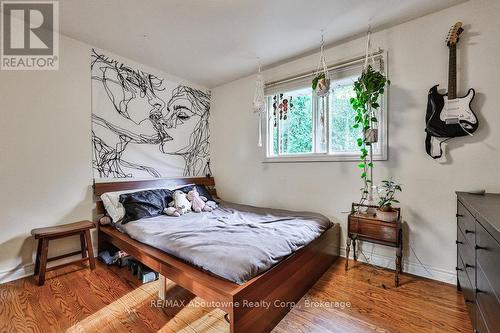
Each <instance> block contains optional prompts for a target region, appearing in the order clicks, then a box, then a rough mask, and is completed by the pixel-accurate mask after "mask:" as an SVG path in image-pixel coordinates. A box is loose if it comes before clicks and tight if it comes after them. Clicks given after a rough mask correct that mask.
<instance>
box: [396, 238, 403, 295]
mask: <svg viewBox="0 0 500 333" xmlns="http://www.w3.org/2000/svg"><path fill="white" fill-rule="evenodd" d="M402 271H403V234H402V232H400V233H399V244H398V248H397V249H396V277H395V284H396V287H399V274H400V273H401V272H402Z"/></svg>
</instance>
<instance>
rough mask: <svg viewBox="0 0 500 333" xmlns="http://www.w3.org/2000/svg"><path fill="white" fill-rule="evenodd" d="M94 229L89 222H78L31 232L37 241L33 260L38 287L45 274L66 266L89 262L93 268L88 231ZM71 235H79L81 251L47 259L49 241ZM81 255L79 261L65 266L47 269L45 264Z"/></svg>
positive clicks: (90, 240)
mask: <svg viewBox="0 0 500 333" xmlns="http://www.w3.org/2000/svg"><path fill="white" fill-rule="evenodd" d="M93 227H94V223H93V222H91V221H80V222H75V223H69V224H62V225H57V226H54V227H47V228H38V229H33V230H31V234H32V235H33V237H35V239H38V248H37V251H36V259H35V274H34V275H38V285H39V286H41V285H43V284H44V283H45V272H48V271H51V270H54V269H57V268H60V267H63V266H67V265H70V264H75V263H80V262H83V261H87V260H88V262H89V265H90V269H94V268H95V261H94V251H93V250H92V239H91V237H90V229H92V228H93ZM73 235H80V246H81V249H80V250H78V251H76V252H71V253H67V254H63V255H60V256H57V257H53V258H47V252H48V249H49V241H50V240H52V239H57V238H64V237H68V236H73ZM77 254H81V255H82V258H81V259H76V260H74V261H71V262H69V263H66V264H62V265H59V266H54V267H50V268H47V262H49V261H52V260H57V259H62V258H67V257H70V256H74V255H77Z"/></svg>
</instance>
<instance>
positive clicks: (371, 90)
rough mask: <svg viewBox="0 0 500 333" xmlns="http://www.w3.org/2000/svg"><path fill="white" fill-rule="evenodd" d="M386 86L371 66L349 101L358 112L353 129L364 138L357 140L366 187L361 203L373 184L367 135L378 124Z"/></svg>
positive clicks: (378, 73)
mask: <svg viewBox="0 0 500 333" xmlns="http://www.w3.org/2000/svg"><path fill="white" fill-rule="evenodd" d="M386 84H390V81H389V80H387V78H386V77H385V76H384V75H383V74H382V73H380V72H378V71H376V70H374V69H373V68H372V66H371V65H369V66H368V67H367V68H366V70H364V71H363V72H362V73H361V76H360V77H359V78H358V80H357V81H356V82H354V92H355V93H356V97H353V98H351V99H350V100H349V101H350V103H351V106H352V108H353V110H354V111H355V112H356V116H355V118H354V121H355V124H354V125H353V127H354V128H361V129H362V137H361V138H358V139H357V144H358V147H359V149H360V151H361V155H360V159H361V163H359V164H358V167H359V168H360V169H361V170H362V171H361V179H362V181H363V185H364V186H363V188H362V189H361V191H362V193H361V202H364V201H365V200H366V198H367V195H368V194H369V191H368V187H369V186H371V185H372V182H373V179H371V177H369V173H371V169H373V161H372V160H371V158H370V160H368V157H369V153H370V152H371V149H372V147H371V144H372V143H371V142H368V141H367V138H366V135H365V133H366V132H367V131H368V130H370V129H372V128H373V123H376V122H378V119H377V117H376V110H377V109H378V108H380V104H379V97H380V95H383V94H384V89H385V85H386Z"/></svg>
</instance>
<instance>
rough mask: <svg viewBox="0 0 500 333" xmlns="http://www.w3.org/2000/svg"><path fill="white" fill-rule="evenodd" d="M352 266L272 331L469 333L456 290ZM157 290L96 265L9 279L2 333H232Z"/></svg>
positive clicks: (219, 317) (209, 314)
mask: <svg viewBox="0 0 500 333" xmlns="http://www.w3.org/2000/svg"><path fill="white" fill-rule="evenodd" d="M350 267H353V268H352V269H350V270H349V271H348V272H347V273H346V272H344V260H337V262H336V263H335V264H334V265H333V266H332V267H331V268H330V270H329V271H328V272H327V273H325V274H324V275H323V277H322V278H321V280H320V281H318V282H317V283H316V285H315V286H314V287H313V288H312V289H311V290H310V291H309V293H308V294H307V295H306V296H304V297H303V298H302V299H301V300H300V302H298V303H297V305H296V306H295V308H294V309H292V311H290V313H289V314H288V315H287V316H286V317H285V318H284V319H283V320H282V321H281V322H280V324H279V325H278V326H277V327H276V328H275V329H274V331H273V332H275V333H291V332H343V333H346V332H369V331H376V332H405V333H410V332H418V333H421V332H471V331H472V328H471V324H470V320H469V318H468V315H467V312H466V309H465V304H464V301H463V297H462V296H461V295H460V293H458V292H457V291H456V289H455V287H454V286H451V285H447V284H444V283H439V282H435V281H431V280H427V279H422V278H418V277H414V276H409V275H406V274H403V275H402V276H401V287H399V288H394V286H393V283H394V274H393V272H391V271H383V270H380V269H376V268H373V267H371V266H367V265H363V264H361V263H356V264H353V263H352V262H351V263H350ZM158 288H159V285H158V281H156V282H153V283H148V284H145V285H142V284H140V283H139V281H138V280H137V279H136V278H135V277H133V276H132V275H131V274H130V273H129V272H128V271H126V270H125V269H120V268H117V267H112V268H108V267H106V266H105V265H103V264H102V263H100V262H99V263H98V264H97V268H96V269H95V270H94V271H92V272H91V271H89V270H88V269H86V268H82V267H78V266H73V267H67V268H65V269H61V270H59V271H53V272H50V273H48V274H47V280H46V283H45V285H44V286H42V287H38V286H37V285H36V281H35V279H34V278H33V277H29V278H25V279H21V280H17V281H13V282H9V283H6V284H3V285H0V332H185V333H195V332H229V324H227V323H226V322H225V320H224V318H223V317H224V312H222V311H221V310H218V309H216V308H213V307H210V306H209V305H211V304H202V305H203V306H196V304H198V305H199V303H202V302H203V300H202V299H199V298H195V297H194V295H192V294H190V293H189V292H187V291H186V290H184V289H182V288H180V287H177V286H175V285H170V286H169V289H168V294H167V295H168V298H167V299H168V300H170V301H171V302H172V303H174V304H169V305H170V306H160V307H153V306H151V304H152V302H153V303H154V302H155V301H157V299H158V298H157V292H158ZM175 301H177V302H175ZM190 302H191V303H190ZM313 302H314V303H313ZM335 302H337V303H335ZM175 303H176V304H175ZM182 303H184V304H186V306H183V305H182ZM189 303H190V304H189ZM187 304H189V305H187ZM157 305H162V304H157ZM163 305H165V304H163Z"/></svg>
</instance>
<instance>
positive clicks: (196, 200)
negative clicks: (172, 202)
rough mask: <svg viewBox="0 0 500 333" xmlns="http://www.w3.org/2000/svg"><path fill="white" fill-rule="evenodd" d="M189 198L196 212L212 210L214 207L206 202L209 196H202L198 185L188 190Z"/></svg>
mask: <svg viewBox="0 0 500 333" xmlns="http://www.w3.org/2000/svg"><path fill="white" fill-rule="evenodd" d="M187 199H188V200H189V201H191V208H192V209H193V211H195V212H196V213H201V212H211V211H212V208H211V207H210V206H208V205H207V204H206V201H207V198H205V197H203V196H201V195H200V194H199V193H198V190H197V189H196V187H193V189H192V190H191V191H189V192H188V194H187Z"/></svg>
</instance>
